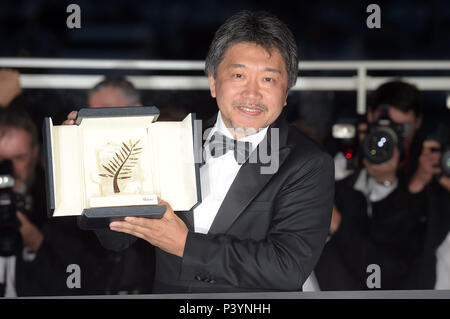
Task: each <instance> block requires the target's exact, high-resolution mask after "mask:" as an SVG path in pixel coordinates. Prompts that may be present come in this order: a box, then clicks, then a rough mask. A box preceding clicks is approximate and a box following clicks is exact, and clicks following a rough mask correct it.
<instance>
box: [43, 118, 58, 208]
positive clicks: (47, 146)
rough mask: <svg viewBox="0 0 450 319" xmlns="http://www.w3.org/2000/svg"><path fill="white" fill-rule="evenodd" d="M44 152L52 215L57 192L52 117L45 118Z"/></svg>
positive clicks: (46, 190) (46, 183)
mask: <svg viewBox="0 0 450 319" xmlns="http://www.w3.org/2000/svg"><path fill="white" fill-rule="evenodd" d="M42 133H43V137H44V143H43V144H44V145H43V146H44V152H45V170H44V171H45V193H46V195H47V196H46V197H47V198H46V200H47V216H48V217H52V216H53V212H54V211H55V192H54V185H53V161H52V144H51V134H50V118H49V117H46V118H44V126H43V132H42Z"/></svg>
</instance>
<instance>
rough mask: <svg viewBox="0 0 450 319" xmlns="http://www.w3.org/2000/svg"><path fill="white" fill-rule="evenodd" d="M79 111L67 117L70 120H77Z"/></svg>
mask: <svg viewBox="0 0 450 319" xmlns="http://www.w3.org/2000/svg"><path fill="white" fill-rule="evenodd" d="M77 115H78V111H72V112H70V113H69V115H67V119H68V120H75V119H76V118H77Z"/></svg>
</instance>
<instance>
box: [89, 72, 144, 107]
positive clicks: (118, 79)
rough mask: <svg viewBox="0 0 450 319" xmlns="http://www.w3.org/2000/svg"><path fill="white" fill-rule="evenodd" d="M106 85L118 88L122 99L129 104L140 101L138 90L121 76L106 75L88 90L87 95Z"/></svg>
mask: <svg viewBox="0 0 450 319" xmlns="http://www.w3.org/2000/svg"><path fill="white" fill-rule="evenodd" d="M107 87H112V88H117V89H120V91H121V92H122V96H123V98H124V100H125V101H126V102H127V103H128V104H130V105H134V104H136V103H140V102H141V97H140V94H139V92H138V90H136V88H135V87H134V85H133V83H131V82H130V81H128V80H127V79H126V78H125V77H123V76H106V77H105V78H104V79H103V80H102V81H101V82H99V83H97V84H96V85H95V86H94V87H93V88H92V89H90V90H89V93H88V96H89V97H90V96H91V95H92V94H94V93H95V92H98V91H101V90H103V89H105V88H107Z"/></svg>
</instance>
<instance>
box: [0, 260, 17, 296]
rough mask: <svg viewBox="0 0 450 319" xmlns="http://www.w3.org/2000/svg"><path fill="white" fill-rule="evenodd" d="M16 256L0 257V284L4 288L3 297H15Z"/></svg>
mask: <svg viewBox="0 0 450 319" xmlns="http://www.w3.org/2000/svg"><path fill="white" fill-rule="evenodd" d="M15 275H16V256H10V257H0V284H2V285H4V286H5V288H6V289H5V297H17V294H16V288H15V287H16V284H15V279H16V278H15Z"/></svg>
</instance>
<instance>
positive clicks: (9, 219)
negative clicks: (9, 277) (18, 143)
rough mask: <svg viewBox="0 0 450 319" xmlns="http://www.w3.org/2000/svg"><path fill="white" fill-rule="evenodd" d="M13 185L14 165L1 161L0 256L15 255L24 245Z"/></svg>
mask: <svg viewBox="0 0 450 319" xmlns="http://www.w3.org/2000/svg"><path fill="white" fill-rule="evenodd" d="M13 187H14V168H13V165H12V163H11V161H10V160H2V161H1V162H0V256H4V257H7V256H11V255H14V254H15V253H16V252H17V251H18V250H19V249H20V247H22V237H21V236H20V232H19V224H20V223H19V220H18V219H17V216H16V204H15V202H16V199H15V194H14V191H13Z"/></svg>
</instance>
